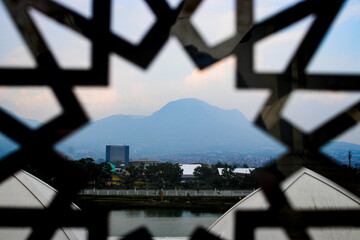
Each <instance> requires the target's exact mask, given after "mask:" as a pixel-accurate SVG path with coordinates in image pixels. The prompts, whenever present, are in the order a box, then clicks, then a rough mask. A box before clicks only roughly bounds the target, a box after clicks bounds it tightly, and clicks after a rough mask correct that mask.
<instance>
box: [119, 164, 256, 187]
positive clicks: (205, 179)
mask: <svg viewBox="0 0 360 240" xmlns="http://www.w3.org/2000/svg"><path fill="white" fill-rule="evenodd" d="M243 167H248V166H246V165H245V166H243ZM218 168H223V169H222V174H221V175H219V174H217V171H218ZM235 168H236V166H235V165H228V164H223V163H220V162H218V163H216V164H214V165H211V166H206V165H203V166H201V167H197V168H195V170H194V173H193V174H194V178H190V179H186V178H182V176H183V170H182V169H181V167H180V165H179V164H177V163H175V164H174V163H159V164H156V165H150V166H148V167H147V168H146V169H145V170H141V169H139V168H136V167H134V166H130V167H128V168H127V169H126V170H127V172H128V175H127V176H125V181H124V187H126V188H130V187H149V188H174V187H176V188H191V189H200V188H201V189H214V188H217V189H221V188H227V189H239V188H242V189H249V188H257V187H258V184H257V182H256V180H255V177H254V172H253V173H251V174H248V175H239V174H236V173H235V172H234V170H235ZM254 171H255V172H256V170H254Z"/></svg>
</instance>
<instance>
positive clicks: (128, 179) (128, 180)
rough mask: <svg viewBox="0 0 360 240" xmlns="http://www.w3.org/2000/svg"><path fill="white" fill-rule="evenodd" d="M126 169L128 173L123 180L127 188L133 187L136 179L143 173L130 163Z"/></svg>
mask: <svg viewBox="0 0 360 240" xmlns="http://www.w3.org/2000/svg"><path fill="white" fill-rule="evenodd" d="M126 171H127V172H128V173H129V175H126V176H125V181H124V183H125V185H126V187H127V188H129V187H133V186H134V184H135V182H136V181H138V180H141V178H142V177H143V173H144V172H143V171H142V170H140V169H139V168H137V167H135V166H132V165H131V166H128V167H127V168H126Z"/></svg>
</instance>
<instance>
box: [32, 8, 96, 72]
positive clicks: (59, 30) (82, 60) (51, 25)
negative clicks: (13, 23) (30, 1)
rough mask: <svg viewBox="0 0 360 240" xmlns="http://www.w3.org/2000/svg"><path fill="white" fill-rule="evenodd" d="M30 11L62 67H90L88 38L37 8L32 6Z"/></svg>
mask: <svg viewBox="0 0 360 240" xmlns="http://www.w3.org/2000/svg"><path fill="white" fill-rule="evenodd" d="M29 13H30V16H31V17H32V19H33V20H34V22H35V23H36V24H37V26H38V27H39V29H40V34H41V35H42V36H43V38H44V39H45V41H46V43H47V44H48V47H49V48H50V50H51V52H52V53H53V54H54V55H55V58H56V59H57V60H58V63H59V65H60V66H61V67H62V68H65V69H66V68H68V69H69V68H81V69H88V68H90V67H91V60H90V52H91V51H90V48H91V44H90V41H89V40H88V39H86V38H84V37H83V36H82V35H80V34H78V33H76V32H75V31H72V30H71V29H70V28H67V27H64V26H62V25H60V24H58V23H57V22H55V20H53V19H52V18H49V17H47V16H46V15H44V14H43V13H41V12H39V11H37V10H36V9H33V8H31V9H30V11H29Z"/></svg>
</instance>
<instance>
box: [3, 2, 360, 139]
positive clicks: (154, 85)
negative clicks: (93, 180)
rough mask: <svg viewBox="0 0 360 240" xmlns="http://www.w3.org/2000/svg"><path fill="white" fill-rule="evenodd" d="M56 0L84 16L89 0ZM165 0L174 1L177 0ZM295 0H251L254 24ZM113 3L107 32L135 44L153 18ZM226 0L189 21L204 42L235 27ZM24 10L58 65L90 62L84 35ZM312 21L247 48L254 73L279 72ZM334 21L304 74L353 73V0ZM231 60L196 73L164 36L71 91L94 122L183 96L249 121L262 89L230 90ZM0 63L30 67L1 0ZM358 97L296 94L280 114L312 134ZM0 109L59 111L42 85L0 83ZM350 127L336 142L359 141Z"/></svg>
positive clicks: (356, 67) (358, 34) (358, 22)
mask: <svg viewBox="0 0 360 240" xmlns="http://www.w3.org/2000/svg"><path fill="white" fill-rule="evenodd" d="M57 2H60V3H62V4H66V5H67V6H70V7H73V8H74V9H76V10H77V11H79V12H80V13H81V14H83V15H84V16H85V17H87V18H91V1H88V0H57ZM169 2H172V4H176V2H178V1H176V0H175V1H170V0H169ZM296 2H299V1H289V0H257V1H255V4H254V5H255V9H254V18H255V21H261V20H264V19H265V18H267V17H268V16H270V15H272V14H275V13H276V12H278V11H279V10H281V9H283V7H287V6H289V5H291V4H294V3H296ZM113 4H114V9H113V12H112V16H113V17H112V20H113V22H112V29H113V31H114V32H115V33H117V34H119V35H121V36H122V37H126V39H128V40H129V41H132V42H134V43H138V42H139V41H141V38H142V36H143V35H142V34H143V33H144V32H146V29H148V27H149V26H151V25H152V24H153V22H154V21H155V18H154V16H153V15H152V14H151V12H150V11H149V10H148V8H147V7H146V6H145V5H144V3H143V2H142V1H141V0H138V1H136V0H122V1H120V0H113ZM233 4H234V1H232V0H208V1H205V3H203V5H202V6H201V8H200V9H199V10H198V12H197V13H196V15H195V16H194V18H193V19H192V20H194V24H195V26H197V27H201V33H202V34H207V36H205V37H207V42H208V43H209V44H213V43H216V42H219V41H222V40H223V39H224V38H226V36H229V35H230V36H231V34H232V33H233V32H234V26H233V27H231V26H232V23H233V22H234V11H233V9H234V8H233ZM30 13H31V16H32V17H33V19H34V21H36V23H37V24H38V25H39V28H40V30H41V31H42V33H43V34H44V38H45V40H46V41H47V43H48V45H49V46H50V48H51V49H52V50H53V52H54V54H55V56H56V58H57V60H58V62H59V64H60V66H61V67H63V68H69V67H71V68H73V67H77V68H88V67H89V66H90V61H89V56H90V43H89V42H88V41H87V40H86V39H84V38H83V37H81V36H79V35H77V34H76V33H74V32H72V31H70V30H68V29H66V28H64V27H62V26H60V25H58V24H56V23H55V22H54V21H52V20H49V19H48V18H47V17H46V16H44V15H42V14H41V13H39V12H37V11H36V10H33V9H32V10H30ZM214 19H215V21H212V20H214ZM313 20H314V18H313V17H312V16H310V17H308V18H305V19H304V20H302V21H299V22H298V23H296V24H294V25H293V26H291V27H289V28H288V29H286V30H283V31H281V32H280V33H278V34H275V35H273V36H271V37H269V38H266V39H263V40H262V41H259V42H258V43H257V44H256V47H255V52H254V54H255V58H254V59H255V62H254V65H255V66H254V67H255V70H256V71H259V72H267V71H272V72H274V71H275V72H281V71H282V70H283V69H284V67H285V66H286V64H287V62H288V60H289V58H290V57H291V55H292V54H293V52H294V50H295V49H296V46H297V45H298V44H299V42H300V41H301V39H302V37H303V36H304V34H305V33H306V30H307V28H308V27H309V25H310V24H311V23H312V21H313ZM226 26H230V27H229V28H227V27H226ZM333 26H334V27H333V28H332V30H331V31H330V32H329V33H328V35H327V38H326V40H325V41H324V42H323V44H322V45H321V47H320V49H319V50H318V52H317V53H316V56H315V57H314V58H313V59H312V61H311V64H310V65H309V66H308V68H307V70H308V72H311V73H318V72H331V73H356V74H359V73H360V64H359V61H360V47H359V39H360V27H359V26H360V0H350V1H348V2H347V4H346V5H345V7H344V8H343V9H342V11H341V13H340V14H339V16H338V17H337V19H336V22H335V23H333ZM199 30H200V29H199ZM274 56H276V57H274ZM235 64H236V59H235V57H234V56H230V57H228V58H226V59H224V60H223V61H221V62H219V63H217V64H215V65H214V66H212V67H210V68H209V69H206V70H204V71H199V70H198V69H196V67H195V65H194V64H193V63H192V62H191V61H190V59H189V57H188V56H187V55H186V53H185V52H184V50H183V48H182V46H181V45H180V43H179V42H178V40H177V39H176V38H170V40H169V41H168V42H167V44H166V45H165V46H164V47H163V49H162V50H161V52H160V53H159V54H158V56H157V57H156V59H155V60H154V61H153V62H152V63H151V65H150V66H149V68H148V69H146V70H143V69H140V68H138V67H136V66H134V65H133V64H131V63H129V62H128V61H126V60H125V59H123V58H121V57H119V56H117V55H115V54H114V55H112V56H111V70H110V71H111V74H110V86H109V87H106V88H105V87H104V88H90V87H86V88H85V87H81V88H80V87H78V88H75V93H76V95H77V97H78V98H79V100H80V101H81V103H82V104H83V106H84V108H85V110H86V112H87V113H88V115H89V116H90V117H91V118H92V119H93V120H96V119H101V118H104V117H107V116H109V115H113V114H136V115H150V114H152V113H153V112H154V111H156V110H158V109H159V108H161V107H162V106H163V105H165V104H166V103H168V102H169V101H173V100H177V99H181V98H186V97H192V98H198V99H201V100H203V101H206V102H208V103H209V104H212V105H215V106H218V107H221V108H225V109H234V108H235V109H238V110H239V111H241V112H243V113H244V114H245V116H246V117H247V118H248V119H250V120H253V119H254V117H255V116H256V114H257V113H258V111H259V109H260V108H261V106H262V104H264V102H265V100H266V98H267V96H268V95H269V93H268V91H267V90H266V89H264V90H239V89H235ZM0 66H25V67H34V66H36V64H35V63H34V61H33V60H32V57H31V55H30V54H29V52H28V50H27V49H26V46H25V44H24V42H23V41H22V39H21V37H20V36H19V34H18V33H17V30H16V29H15V28H14V26H13V24H12V22H11V21H10V20H9V16H8V13H7V12H6V11H5V9H4V6H3V3H2V1H0ZM359 100H360V94H359V93H358V92H315V91H296V92H294V93H293V94H292V96H291V101H290V102H289V103H288V105H287V106H286V108H285V110H284V112H283V115H284V117H285V118H286V119H288V120H290V121H292V122H293V123H294V124H296V125H297V126H299V127H301V128H302V129H304V130H306V131H311V130H312V129H314V128H315V127H317V126H319V125H320V124H321V123H323V122H324V121H325V120H326V119H329V118H331V117H333V116H334V115H335V114H336V113H337V112H339V111H341V110H342V109H343V108H344V107H346V106H349V105H351V104H354V103H356V102H357V101H359ZM0 106H1V107H4V108H6V109H9V110H10V111H12V112H14V113H15V114H17V115H19V116H22V117H26V118H30V119H37V120H40V121H46V120H48V119H49V118H51V117H53V116H55V115H57V114H59V113H60V112H61V108H60V107H59V106H58V105H57V103H56V101H55V99H54V98H53V96H52V93H51V91H50V90H49V89H48V88H21V87H17V88H14V87H0ZM357 128H360V127H357ZM352 132H353V133H352V135H349V136H346V137H344V138H343V140H346V141H349V142H355V143H359V144H360V137H357V136H360V135H359V134H358V133H359V132H360V130H353V131H352Z"/></svg>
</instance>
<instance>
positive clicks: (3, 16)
mask: <svg viewBox="0 0 360 240" xmlns="http://www.w3.org/2000/svg"><path fill="white" fill-rule="evenodd" d="M0 22H1V28H0V36H1V38H0V46H1V47H0V66H1V67H35V66H36V63H35V61H34V59H33V58H32V56H31V54H30V51H29V49H28V48H27V47H26V45H25V43H24V40H23V39H22V38H21V36H20V35H19V32H18V30H17V28H16V26H15V24H14V23H13V21H12V20H11V18H10V16H9V13H8V12H7V11H6V10H5V7H4V4H3V2H2V1H0Z"/></svg>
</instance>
